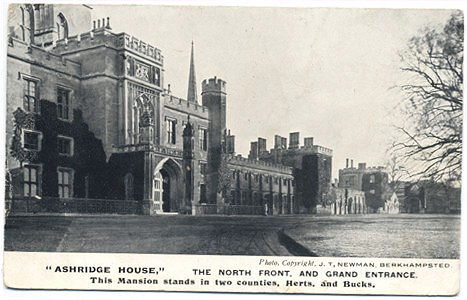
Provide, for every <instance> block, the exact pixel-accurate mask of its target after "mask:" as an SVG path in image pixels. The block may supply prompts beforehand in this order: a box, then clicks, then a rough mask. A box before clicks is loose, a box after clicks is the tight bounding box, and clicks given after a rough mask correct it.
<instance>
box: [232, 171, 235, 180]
mask: <svg viewBox="0 0 467 300" xmlns="http://www.w3.org/2000/svg"><path fill="white" fill-rule="evenodd" d="M232 178H233V179H235V170H234V171H232Z"/></svg>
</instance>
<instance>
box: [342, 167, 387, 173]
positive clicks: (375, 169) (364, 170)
mask: <svg viewBox="0 0 467 300" xmlns="http://www.w3.org/2000/svg"><path fill="white" fill-rule="evenodd" d="M373 172H386V168H385V167H383V166H371V167H366V166H365V167H359V168H355V167H353V166H352V167H347V168H343V169H340V170H339V173H340V174H364V173H373Z"/></svg>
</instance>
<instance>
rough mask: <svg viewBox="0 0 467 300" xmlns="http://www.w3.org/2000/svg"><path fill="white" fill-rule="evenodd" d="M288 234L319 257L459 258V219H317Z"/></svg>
mask: <svg viewBox="0 0 467 300" xmlns="http://www.w3.org/2000/svg"><path fill="white" fill-rule="evenodd" d="M287 233H288V234H289V235H290V236H291V237H293V238H294V239H295V240H296V241H298V242H300V243H301V244H302V245H304V246H306V247H307V248H309V249H311V250H312V251H313V252H314V253H316V254H317V255H318V256H344V257H348V256H354V257H407V258H414V257H415V258H459V253H460V217H459V216H451V215H409V214H406V215H365V216H342V217H328V218H316V220H315V222H313V223H307V226H305V227H301V226H297V227H295V228H293V229H289V230H288V231H287Z"/></svg>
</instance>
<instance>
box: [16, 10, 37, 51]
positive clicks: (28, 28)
mask: <svg viewBox="0 0 467 300" xmlns="http://www.w3.org/2000/svg"><path fill="white" fill-rule="evenodd" d="M20 9H21V24H20V25H19V27H20V31H21V39H22V40H23V41H25V42H27V43H32V42H34V11H33V8H32V6H31V5H30V4H26V5H25V6H21V7H20Z"/></svg>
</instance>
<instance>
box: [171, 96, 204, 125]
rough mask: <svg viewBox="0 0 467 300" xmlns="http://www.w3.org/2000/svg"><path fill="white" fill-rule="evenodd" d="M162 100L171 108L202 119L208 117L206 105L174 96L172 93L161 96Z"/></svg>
mask: <svg viewBox="0 0 467 300" xmlns="http://www.w3.org/2000/svg"><path fill="white" fill-rule="evenodd" d="M162 98H163V100H164V106H166V107H170V108H172V109H175V110H178V111H182V112H185V113H188V114H190V115H195V116H198V117H201V118H204V119H207V118H209V109H208V108H207V107H206V106H203V105H199V104H197V103H194V102H191V101H188V100H185V99H182V98H179V97H175V96H173V95H169V94H164V95H163V96H162Z"/></svg>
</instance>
